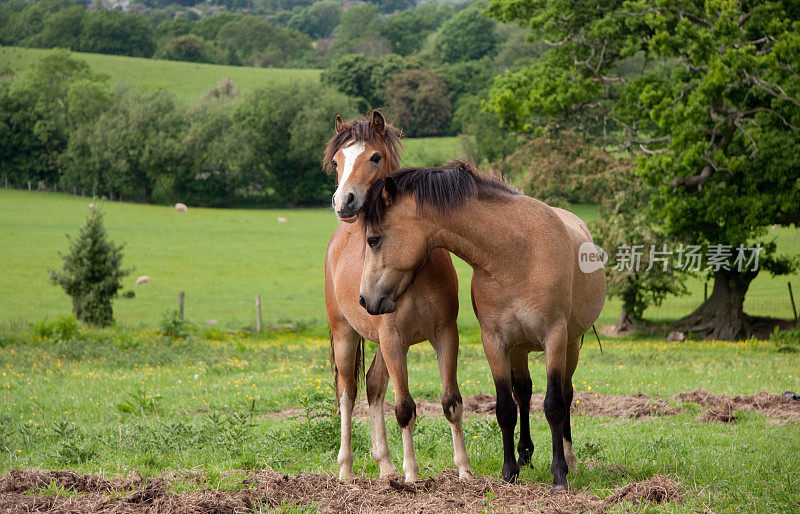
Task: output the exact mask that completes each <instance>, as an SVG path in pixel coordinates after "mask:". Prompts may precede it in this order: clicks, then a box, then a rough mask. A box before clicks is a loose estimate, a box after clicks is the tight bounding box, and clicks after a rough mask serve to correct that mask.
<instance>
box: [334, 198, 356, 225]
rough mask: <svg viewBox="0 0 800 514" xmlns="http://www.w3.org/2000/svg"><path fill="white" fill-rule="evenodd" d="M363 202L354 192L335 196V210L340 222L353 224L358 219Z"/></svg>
mask: <svg viewBox="0 0 800 514" xmlns="http://www.w3.org/2000/svg"><path fill="white" fill-rule="evenodd" d="M362 203H363V202H362V201H359V195H357V194H356V193H355V192H354V191H342V192H338V191H337V192H336V193H335V194H334V195H333V210H334V212H336V217H338V218H339V220H340V221H344V222H347V223H353V222H354V221H355V220H356V218H357V217H358V211H359V210H360V209H361V206H362Z"/></svg>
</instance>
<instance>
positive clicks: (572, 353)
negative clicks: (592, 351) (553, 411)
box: [562, 340, 581, 471]
mask: <svg viewBox="0 0 800 514" xmlns="http://www.w3.org/2000/svg"><path fill="white" fill-rule="evenodd" d="M580 348H581V345H580V343H579V342H578V341H577V340H575V341H572V342H570V343H569V344H568V345H567V367H566V373H565V374H564V385H563V388H562V389H563V391H564V403H565V404H566V406H567V415H566V419H565V420H564V458H565V459H566V460H567V466H568V467H569V469H570V470H571V471H574V470H576V469H578V458H577V457H576V456H575V450H573V449H572V428H571V427H570V414H569V411H570V408H571V407H572V397H573V395H574V393H575V389H574V388H573V387H572V375H573V374H575V368H576V367H577V366H578V354H579V353H580Z"/></svg>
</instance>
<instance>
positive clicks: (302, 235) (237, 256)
mask: <svg viewBox="0 0 800 514" xmlns="http://www.w3.org/2000/svg"><path fill="white" fill-rule="evenodd" d="M90 202H91V200H90V199H89V198H81V197H73V196H68V195H62V194H53V193H36V192H34V193H29V192H27V191H13V190H3V189H0V220H2V221H0V241H2V242H3V244H1V245H0V262H2V263H3V268H2V270H3V272H2V276H0V321H3V322H6V323H8V322H10V321H11V322H13V320H18V322H20V323H24V322H29V321H38V320H41V319H44V318H45V317H50V318H51V319H52V318H54V317H58V316H63V315H67V314H69V312H70V303H69V300H68V298H67V296H66V295H65V294H64V293H63V292H62V291H61V290H60V289H57V288H55V287H53V286H51V285H50V284H49V283H48V281H47V272H46V270H47V268H48V267H57V266H59V264H60V260H59V257H58V254H59V252H64V251H66V249H67V240H66V239H65V237H64V235H65V234H72V235H75V234H77V232H78V229H79V228H80V227H81V226H82V225H83V223H84V221H85V218H86V210H87V207H88V204H89V203H90ZM103 209H104V211H105V213H106V228H107V230H108V233H109V237H110V238H111V239H112V240H113V241H115V242H117V243H123V242H124V243H126V250H125V259H124V265H125V266H135V267H136V271H135V272H134V273H133V274H131V275H130V276H129V277H128V278H127V279H126V282H125V284H126V288H133V287H134V285H133V284H134V282H135V280H136V277H137V276H139V275H150V277H151V279H152V285H151V286H150V287H147V286H143V287H140V288H139V289H138V290H137V293H136V298H134V299H132V300H118V301H117V302H116V307H115V309H116V317H117V320H118V322H119V323H120V324H122V325H125V326H137V325H140V324H144V325H148V326H152V325H155V324H156V323H158V321H159V319H160V318H161V316H162V314H163V313H165V312H166V311H167V310H169V309H175V308H177V303H178V302H177V300H178V293H179V292H180V291H185V292H186V313H187V316H188V317H189V319H191V320H192V321H193V322H195V323H198V324H200V325H203V324H205V322H206V320H218V321H219V323H220V324H221V325H223V326H228V327H232V328H233V327H243V326H248V325H252V324H253V322H254V321H253V320H254V314H253V312H254V307H253V304H254V297H255V294H256V293H260V294H261V295H262V300H263V312H264V318H265V320H267V321H269V322H270V323H274V324H288V323H290V322H291V321H298V320H299V321H307V322H312V323H318V324H320V325H324V323H325V319H326V318H325V309H324V298H323V261H324V255H325V247H326V245H327V242H328V239H329V237H330V235H331V233H332V232H333V229H334V228H335V227H336V225H337V223H338V222H337V221H336V218H335V216H334V215H333V213H331V212H330V210H329V209H292V210H233V209H196V208H191V207H190V209H189V213H188V214H186V215H181V214H178V213H176V212H175V211H174V210H173V209H172V208H170V207H162V206H151V205H137V204H124V203H116V202H107V203H105V204H103ZM572 210H573V211H574V212H575V213H576V214H578V215H579V216H581V217H582V218H583V219H584V220H586V221H591V220H593V219H596V217H597V211H596V209H595V207H594V206H590V205H578V206H574V208H573V209H572ZM278 216H283V217H286V218H288V220H289V221H288V223H278V221H277V218H278ZM774 234H775V238H776V240H777V242H778V248H779V249H780V250H781V251H783V252H787V253H792V254H797V253H800V231H797V230H790V229H777V230H775V231H774ZM456 261H457V262H456V267H457V270H458V272H459V281H460V302H461V312H460V323H461V324H462V326H469V327H475V326H476V325H477V321H476V320H475V316H474V314H473V313H472V308H471V304H470V298H469V283H470V276H471V269H470V268H469V267H468V266H467V265H466V264H465V263H463V262H461V261H458V260H457V259H456ZM786 280H787V279H786V277H781V278H778V279H774V278H772V277H770V276H769V275H768V274H766V273H762V274H761V275H759V277H758V279H757V280H756V281H755V282H754V283H753V285H752V286H751V289H750V292H749V294H748V297H747V302H746V304H745V308H746V310H747V311H748V312H750V313H753V314H760V315H769V316H776V317H784V318H788V317H790V316H791V315H792V314H791V312H792V311H791V305H790V303H789V298H788V294H787V291H786ZM792 280H793V282H794V284H795V291H800V280H798V276H797V275H795V276H794V277H793V278H792ZM689 285H690V290H691V294H690V295H689V296H687V297H682V298H670V299H668V300H667V301H666V302H665V304H664V305H663V306H661V307H659V308H654V309H651V310H648V311H647V313H646V314H647V315H648V317H650V318H652V319H675V318H677V317H679V316H681V315H684V314H686V313H688V312H689V311H691V310H692V309H693V308H694V307H696V306H697V305H698V304H699V303H700V301H701V300H702V296H703V282H702V280H700V279H696V280H693V281H691V283H690V284H689ZM618 315H619V303H618V302H617V301H610V302H607V304H606V309H605V311H604V312H603V315H602V317H601V320H600V321H601V323H603V324H605V323H613V322H614V321H615V320H616V317H617V316H618Z"/></svg>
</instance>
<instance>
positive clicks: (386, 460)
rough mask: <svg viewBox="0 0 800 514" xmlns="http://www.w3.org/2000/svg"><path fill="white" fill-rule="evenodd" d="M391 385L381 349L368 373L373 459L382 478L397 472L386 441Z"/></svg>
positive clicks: (368, 400)
mask: <svg viewBox="0 0 800 514" xmlns="http://www.w3.org/2000/svg"><path fill="white" fill-rule="evenodd" d="M388 384H389V370H388V369H386V362H384V360H383V354H382V353H381V348H380V346H378V351H377V352H376V353H375V358H374V359H373V360H372V364H371V365H370V367H369V371H367V403H369V422H370V428H371V431H372V458H373V459H375V462H377V463H378V467H379V468H380V470H381V472H380V473H381V478H383V477H386V476H388V475H390V474H392V473H394V472H395V471H396V469H395V467H394V464H392V456H391V454H390V453H389V443H388V441H387V440H386V419H385V417H384V413H383V404H384V400H385V399H386V386H387V385H388Z"/></svg>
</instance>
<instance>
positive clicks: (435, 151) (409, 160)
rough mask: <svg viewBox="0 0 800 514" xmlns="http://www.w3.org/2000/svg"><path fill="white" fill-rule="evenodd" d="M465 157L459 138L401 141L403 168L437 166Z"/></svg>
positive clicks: (426, 138)
mask: <svg viewBox="0 0 800 514" xmlns="http://www.w3.org/2000/svg"><path fill="white" fill-rule="evenodd" d="M465 157H466V155H465V152H464V147H463V146H462V145H461V137H417V138H412V139H404V140H403V163H402V164H403V165H404V166H437V165H439V164H443V163H445V162H449V161H452V160H453V159H464V158H465Z"/></svg>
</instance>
